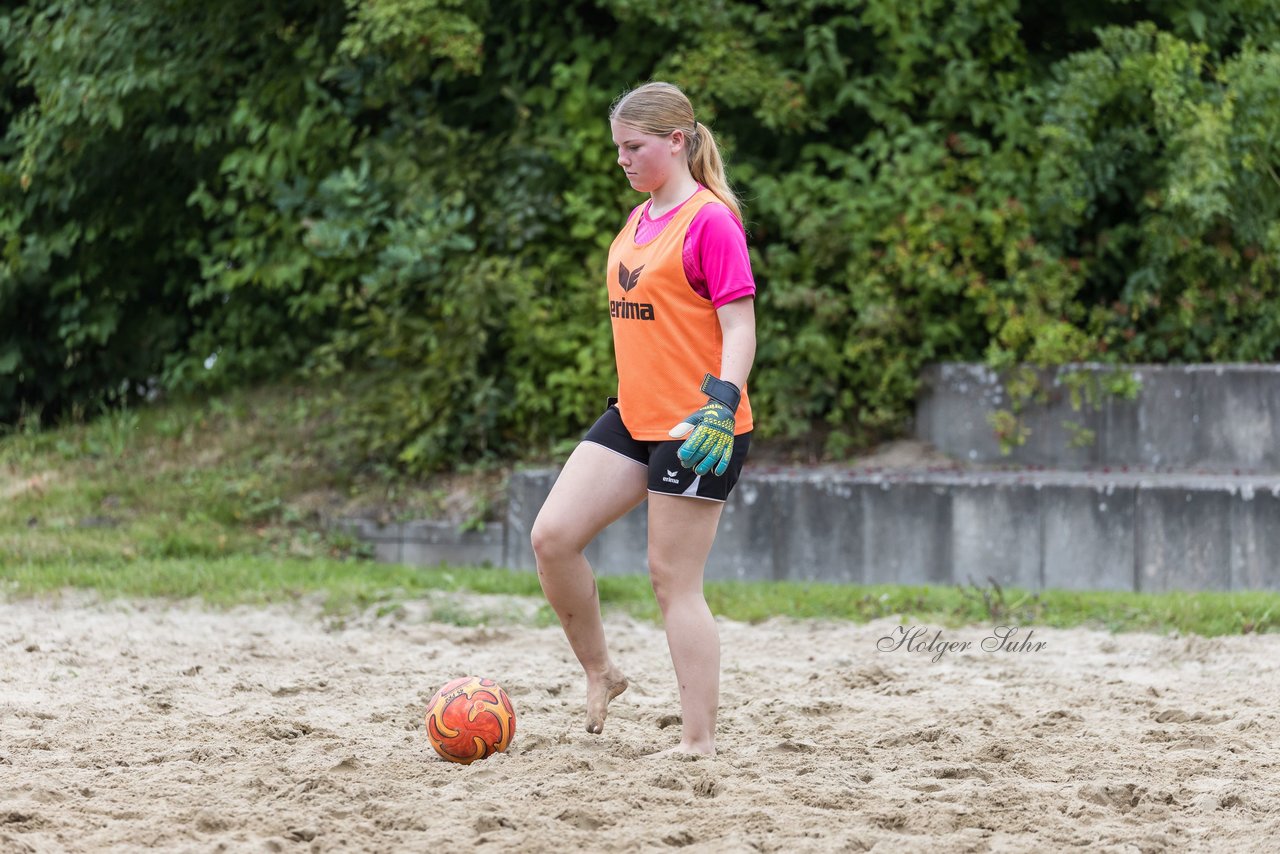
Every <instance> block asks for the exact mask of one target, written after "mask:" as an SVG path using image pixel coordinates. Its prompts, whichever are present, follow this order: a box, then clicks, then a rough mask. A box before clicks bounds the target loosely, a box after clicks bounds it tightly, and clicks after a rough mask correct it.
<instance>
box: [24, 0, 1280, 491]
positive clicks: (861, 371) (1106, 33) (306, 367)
mask: <svg viewBox="0 0 1280 854" xmlns="http://www.w3.org/2000/svg"><path fill="white" fill-rule="evenodd" d="M908 5H909V7H910V8H908V6H904V5H903V4H900V3H897V2H894V0H777V2H746V0H726V2H721V3H706V2H704V0H590V1H589V2H588V0H579V1H578V2H557V3H549V2H544V1H543V0H512V2H501V3H500V2H496V0H495V2H484V0H379V2H376V3H375V2H372V0H346V2H337V0H328V1H327V2H323V1H322V0H296V2H289V3H271V4H261V3H250V2H246V1H245V0H227V2H223V3H219V4H213V5H209V4H206V6H205V7H199V6H192V5H191V4H189V3H182V2H178V0H129V2H125V0H99V2H87V0H81V1H80V2H75V1H74V0H47V2H41V3H31V4H13V3H10V4H7V6H6V5H3V4H0V116H2V117H3V121H4V125H5V128H4V133H3V137H2V139H0V163H2V164H3V169H2V170H0V235H2V237H0V239H2V240H3V241H4V242H3V254H2V255H0V423H8V424H14V423H17V422H19V421H20V420H23V419H27V420H28V421H30V420H34V419H36V418H37V417H43V418H44V419H46V420H48V419H51V418H56V417H63V416H67V415H70V416H73V417H74V416H78V415H80V414H83V413H90V414H91V413H92V412H94V411H95V410H96V409H98V408H99V407H102V406H106V405H111V404H114V403H118V402H121V401H128V400H130V399H133V398H136V397H138V396H143V395H147V394H151V393H155V392H157V391H192V390H201V389H207V388H211V387H217V386H225V385H231V384H241V383H246V382H254V381H257V380H260V379H263V378H270V377H273V376H279V375H282V374H284V373H289V372H293V371H297V370H303V371H306V372H309V373H311V374H313V375H315V376H317V377H320V378H323V379H325V380H326V381H330V380H331V381H332V382H333V385H334V387H336V388H340V389H344V391H343V392H342V393H343V394H345V395H346V396H348V398H349V404H350V405H349V406H348V407H346V410H347V411H348V412H349V413H350V417H351V418H352V419H353V421H354V422H355V426H356V427H357V428H358V432H357V435H358V436H359V437H360V441H361V442H362V444H363V448H362V449H361V451H362V452H363V453H364V454H365V455H367V456H369V457H371V458H376V459H382V460H391V461H395V462H396V463H397V464H399V465H401V466H403V467H406V468H408V469H410V470H416V471H425V470H430V469H434V468H439V467H446V466H453V465H458V464H460V463H466V462H469V461H474V460H481V459H489V458H497V457H501V458H510V457H518V456H521V455H527V454H533V453H538V452H540V451H544V450H545V449H546V448H547V447H549V446H550V445H552V444H553V443H555V442H556V441H557V440H562V439H564V438H567V437H574V436H576V435H578V434H579V433H580V431H581V430H582V429H583V428H584V426H585V425H586V424H587V423H589V421H590V420H591V418H592V417H593V416H594V414H595V413H596V412H597V411H598V409H599V407H600V404H601V401H602V399H603V397H604V396H605V395H606V394H607V393H608V392H609V391H610V389H611V388H612V385H613V381H614V380H613V373H612V371H613V368H612V353H611V349H610V343H609V338H608V334H609V331H608V322H607V316H606V313H605V309H604V307H605V299H604V290H603V275H604V274H603V267H604V263H603V262H604V253H605V248H606V247H607V245H608V243H609V241H610V240H611V239H612V236H613V234H614V233H615V231H616V229H617V228H618V227H619V225H620V223H621V221H622V218H623V216H624V215H625V212H626V210H628V208H629V206H630V205H632V204H634V203H635V202H636V201H637V199H636V197H635V196H634V194H633V193H630V192H629V190H628V189H627V188H626V185H625V182H624V181H622V180H621V178H620V176H619V174H618V170H617V167H616V165H615V163H614V152H613V150H612V146H611V143H610V139H609V130H608V125H607V121H606V113H607V109H608V106H609V104H610V102H611V101H612V100H613V99H614V98H615V97H616V96H617V95H618V94H619V93H620V92H621V91H623V90H624V89H626V88H627V87H629V86H631V85H634V84H636V83H639V82H642V81H644V80H646V79H653V78H658V79H669V80H672V81H674V82H677V83H679V84H680V85H682V86H683V87H684V88H685V89H686V91H687V92H688V93H689V95H690V96H691V98H692V100H693V101H694V104H695V106H696V107H697V109H698V110H699V113H700V116H699V117H700V118H701V119H702V120H703V121H705V122H707V123H708V124H711V125H712V126H713V127H714V129H715V130H716V131H717V134H718V135H719V136H720V138H721V139H722V140H723V142H724V144H725V147H726V152H727V155H728V160H729V164H730V176H731V178H733V179H734V180H735V182H736V184H737V186H738V188H739V190H740V192H741V195H742V197H743V200H744V202H745V209H746V218H747V226H748V229H749V231H750V234H751V244H752V253H753V259H754V263H755V269H756V275H757V280H758V283H759V286H760V293H759V300H758V316H759V331H760V344H759V355H758V360H757V367H756V371H755V373H754V376H753V380H752V391H753V402H754V403H755V406H756V408H757V410H758V412H759V418H758V420H759V429H760V433H761V434H762V435H768V436H774V437H805V436H812V435H822V436H824V437H826V442H827V447H828V450H830V451H832V452H837V453H838V452H840V451H842V450H846V449H849V448H852V447H856V446H858V445H861V444H863V443H866V442H868V441H870V440H873V439H875V438H877V437H881V436H885V435H891V434H893V433H894V432H895V431H899V430H901V429H902V426H903V424H904V422H905V419H906V418H907V417H908V416H909V414H910V411H911V406H912V401H913V398H914V395H915V393H916V390H917V376H918V373H919V369H920V367H921V366H922V365H924V364H925V363H927V362H931V361H936V360H940V359H973V358H983V359H986V360H987V361H989V362H990V363H991V364H993V365H995V366H998V367H999V366H1008V365H1011V364H1014V363H1019V362H1030V363H1034V364H1055V363H1061V362H1065V361H1073V360H1080V359H1090V360H1102V361H1108V360H1116V361H1183V360H1185V361H1206V360H1217V361H1236V360H1240V361H1249V360H1275V359H1277V356H1278V355H1280V334H1277V333H1280V308H1278V306H1280V302H1278V301H1277V296H1278V295H1280V294H1278V293H1277V289H1278V288H1280V285H1277V276H1276V272H1277V270H1276V266H1277V258H1278V257H1280V255H1278V252H1280V130H1277V125H1276V122H1275V116H1276V115H1280V56H1278V55H1277V52H1276V49H1277V48H1278V47H1280V10H1277V8H1276V7H1275V4H1273V3H1271V2H1268V1H1267V0H1221V2H1209V0H1198V2H1197V0H1178V2H1154V0H1148V2H1141V0H1130V2H1124V1H1123V0H1115V1H1114V2H1109V0H1093V1H1092V2H1087V0H1086V2H1081V3H1073V4H1070V9H1069V10H1068V9H1066V8H1064V7H1065V6H1066V5H1067V4H1062V3H1060V2H1053V3H1050V2H1016V0H996V2H991V0H959V1H958V2H951V3H943V2H940V0H938V2H934V0H929V2H921V3H916V4H908Z"/></svg>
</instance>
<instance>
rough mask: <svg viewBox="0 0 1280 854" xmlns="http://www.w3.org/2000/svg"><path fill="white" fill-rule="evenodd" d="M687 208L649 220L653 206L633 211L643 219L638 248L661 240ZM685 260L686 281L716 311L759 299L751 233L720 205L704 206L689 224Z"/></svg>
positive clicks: (639, 229) (644, 205)
mask: <svg viewBox="0 0 1280 854" xmlns="http://www.w3.org/2000/svg"><path fill="white" fill-rule="evenodd" d="M699 189H701V187H700V188H699ZM686 201H688V200H687V199H686ZM684 205H685V202H681V203H680V204H678V205H676V206H675V207H674V208H672V209H671V210H669V211H667V213H665V214H663V215H662V216H661V217H659V218H658V219H650V218H649V202H645V203H644V204H642V205H639V206H637V207H636V208H635V209H634V210H632V212H631V214H632V216H635V215H636V213H637V211H638V212H639V216H640V221H639V223H638V224H637V226H636V245H642V244H645V243H648V242H649V241H650V240H653V239H654V238H655V237H657V236H658V234H660V233H661V232H662V229H664V228H666V226H667V223H669V222H671V219H672V217H674V216H675V215H676V212H677V211H679V210H680V208H682V207H684ZM628 219H630V217H628ZM683 260H684V275H685V278H686V279H688V280H689V284H690V285H692V286H693V290H694V292H695V293H697V294H698V295H699V296H703V297H706V298H707V299H709V300H711V304H712V305H713V306H714V307H715V308H720V307H721V306H723V305H727V304H728V303H731V302H733V301H734V300H737V299H742V298H743V297H753V296H755V293H756V280H755V277H754V276H753V275H752V274H751V258H750V256H749V255H748V254H747V233H746V231H745V230H743V228H742V223H740V222H738V220H737V218H735V217H734V215H733V214H732V213H730V212H729V209H728V208H727V207H725V206H724V205H722V204H720V203H719V202H711V203H710V204H706V205H703V206H702V210H700V211H698V213H697V215H696V216H695V217H694V218H693V222H691V223H690V224H689V231H688V233H687V234H685V237H684V254H683Z"/></svg>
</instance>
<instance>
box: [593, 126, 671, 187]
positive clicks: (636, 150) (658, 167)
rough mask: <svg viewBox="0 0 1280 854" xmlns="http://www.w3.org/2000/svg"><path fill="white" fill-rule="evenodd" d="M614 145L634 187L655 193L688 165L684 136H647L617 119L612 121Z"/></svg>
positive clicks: (648, 134)
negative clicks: (683, 164) (684, 164)
mask: <svg viewBox="0 0 1280 854" xmlns="http://www.w3.org/2000/svg"><path fill="white" fill-rule="evenodd" d="M609 126H610V127H611V128H612V129H613V144H614V146H615V147H616V148H617V149H618V165H619V166H621V167H622V171H623V172H625V173H626V176H627V180H628V181H630V182H631V187H632V188H633V189H635V190H639V191H640V192H642V193H652V192H653V191H654V190H656V189H658V188H659V187H661V186H662V185H663V184H665V183H667V180H668V179H670V178H671V176H672V175H673V174H676V170H677V169H678V167H679V165H680V164H682V163H683V162H684V134H683V133H681V132H680V131H676V132H675V133H673V134H670V135H669V136H656V135H654V134H651V133H643V132H641V131H638V130H636V129H635V128H633V127H630V126H629V125H624V124H622V123H621V122H619V121H618V120H617V119H614V120H612V121H610V122H609Z"/></svg>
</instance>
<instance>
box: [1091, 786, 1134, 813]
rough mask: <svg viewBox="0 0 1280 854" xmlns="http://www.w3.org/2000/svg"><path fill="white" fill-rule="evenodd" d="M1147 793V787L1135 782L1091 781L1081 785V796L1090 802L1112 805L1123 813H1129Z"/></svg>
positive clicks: (1106, 805) (1105, 805)
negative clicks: (1111, 782)
mask: <svg viewBox="0 0 1280 854" xmlns="http://www.w3.org/2000/svg"><path fill="white" fill-rule="evenodd" d="M1146 793H1147V790H1146V789H1145V788H1140V787H1138V786H1136V785H1135V784H1133V783H1120V784H1115V785H1110V784H1100V783H1089V784H1086V785H1084V786H1081V787H1080V792H1079V794H1080V797H1081V798H1083V799H1084V800H1086V801H1088V802H1089V803H1093V804H1099V805H1101V806H1104V807H1111V808H1113V809H1116V810H1119V811H1120V812H1121V813H1127V812H1129V811H1130V810H1131V809H1133V808H1134V807H1136V806H1137V805H1138V804H1139V803H1140V802H1141V801H1142V796H1143V795H1145V794H1146Z"/></svg>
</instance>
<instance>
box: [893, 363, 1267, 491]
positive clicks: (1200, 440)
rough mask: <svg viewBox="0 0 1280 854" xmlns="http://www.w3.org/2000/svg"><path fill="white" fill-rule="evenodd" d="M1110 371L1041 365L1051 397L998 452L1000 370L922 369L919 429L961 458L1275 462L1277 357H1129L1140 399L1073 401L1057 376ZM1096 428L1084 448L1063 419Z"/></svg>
mask: <svg viewBox="0 0 1280 854" xmlns="http://www.w3.org/2000/svg"><path fill="white" fill-rule="evenodd" d="M1112 370H1115V369H1114V368H1111V367H1102V366H1096V365H1092V366H1091V365H1075V366H1068V367H1065V368H1061V369H1058V370H1052V371H1042V372H1041V377H1042V385H1043V386H1044V388H1045V389H1046V391H1047V400H1046V401H1045V402H1044V403H1042V404H1037V405H1034V406H1032V407H1030V408H1029V409H1028V410H1027V411H1026V412H1025V413H1024V422H1025V423H1026V425H1027V426H1028V427H1029V428H1030V430H1031V435H1030V437H1029V438H1028V440H1027V442H1026V444H1024V445H1022V446H1021V447H1018V448H1015V449H1014V450H1013V452H1012V453H1011V454H1010V455H1008V456H1004V455H1002V454H1001V453H1000V448H999V443H998V441H997V439H996V437H995V434H994V432H993V431H992V429H991V426H990V423H989V421H988V416H989V415H990V414H991V413H993V412H995V411H996V410H997V409H1000V408H1002V407H1004V406H1007V405H1008V395H1007V393H1006V391H1005V389H1004V387H1003V385H1002V384H1001V382H1000V378H999V377H998V376H996V374H995V373H994V372H993V371H991V370H990V369H989V368H987V367H985V366H983V365H973V364H942V365H933V366H930V367H929V368H927V369H926V370H925V371H924V374H923V377H922V379H923V388H922V390H921V397H920V401H919V406H918V407H917V411H916V425H915V433H916V436H917V437H918V438H920V439H923V440H924V441H926V442H929V443H930V444H932V445H934V446H936V447H937V448H938V449H939V450H941V451H942V452H943V453H946V454H949V455H951V456H953V457H956V458H957V459H961V460H965V461H968V462H977V463H999V462H1010V463H1017V464H1022V465H1040V466H1048V467H1050V468H1063V469H1080V468H1101V467H1122V466H1141V467H1148V468H1160V469H1166V470H1171V469H1187V470H1192V471H1198V470H1203V471H1215V472H1225V473H1230V472H1235V471H1241V472H1267V471H1272V472H1274V471H1280V441H1277V430H1280V365H1168V366H1162V365H1130V366H1126V367H1124V368H1122V369H1121V370H1124V371H1126V372H1129V373H1131V374H1132V375H1133V376H1134V377H1135V378H1137V379H1138V380H1139V382H1140V383H1141V386H1142V390H1141V391H1140V392H1139V394H1138V397H1137V399H1136V400H1132V401H1129V400H1122V399H1117V398H1109V399H1105V400H1103V401H1102V402H1101V405H1100V406H1098V407H1097V408H1092V407H1089V406H1088V405H1085V406H1083V407H1082V409H1081V410H1079V411H1077V410H1075V409H1073V408H1072V404H1071V397H1070V394H1069V391H1068V386H1067V385H1066V383H1064V382H1063V376H1065V375H1066V373H1068V372H1072V371H1076V372H1079V371H1088V372H1093V373H1095V374H1105V373H1107V372H1110V371H1112ZM1068 421H1070V422H1075V423H1076V424H1078V425H1080V426H1081V427H1084V428H1086V429H1089V430H1092V431H1094V433H1095V434H1096V435H1097V438H1096V440H1095V441H1094V442H1093V443H1092V444H1090V445H1087V446H1085V447H1078V448H1073V447H1071V446H1070V443H1071V439H1072V435H1073V434H1072V432H1071V430H1069V429H1068V428H1067V427H1066V426H1064V422H1068Z"/></svg>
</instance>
